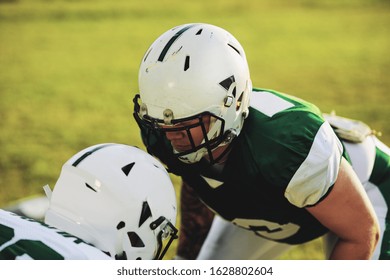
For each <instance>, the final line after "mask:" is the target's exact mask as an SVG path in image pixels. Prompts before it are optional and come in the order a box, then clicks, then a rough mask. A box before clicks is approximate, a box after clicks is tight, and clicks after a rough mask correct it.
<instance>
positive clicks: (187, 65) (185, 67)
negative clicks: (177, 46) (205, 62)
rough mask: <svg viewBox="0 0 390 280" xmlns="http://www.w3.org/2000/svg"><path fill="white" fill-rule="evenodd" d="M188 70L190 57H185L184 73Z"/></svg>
mask: <svg viewBox="0 0 390 280" xmlns="http://www.w3.org/2000/svg"><path fill="white" fill-rule="evenodd" d="M188 68H190V57H189V56H188V55H187V56H186V60H185V62H184V71H187V70H188Z"/></svg>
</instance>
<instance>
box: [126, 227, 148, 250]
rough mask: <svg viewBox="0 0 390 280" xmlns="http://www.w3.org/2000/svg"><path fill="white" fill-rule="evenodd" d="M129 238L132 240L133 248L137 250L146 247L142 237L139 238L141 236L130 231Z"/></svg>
mask: <svg viewBox="0 0 390 280" xmlns="http://www.w3.org/2000/svg"><path fill="white" fill-rule="evenodd" d="M127 236H128V237H129V240H130V243H131V246H132V247H136V248H142V247H145V244H144V242H143V241H142V239H141V237H139V235H138V234H137V233H136V232H134V231H129V232H128V233H127Z"/></svg>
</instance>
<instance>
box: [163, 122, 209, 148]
mask: <svg viewBox="0 0 390 280" xmlns="http://www.w3.org/2000/svg"><path fill="white" fill-rule="evenodd" d="M202 121H203V124H204V128H203V127H202V126H200V125H197V124H199V120H190V121H185V122H181V123H178V124H175V125H173V126H162V127H163V128H168V127H169V128H175V129H177V130H176V131H167V132H166V133H165V134H166V137H167V139H168V140H169V141H170V142H171V145H172V147H173V148H174V149H175V150H176V151H178V152H183V151H187V150H189V149H191V148H192V147H193V145H192V144H191V142H193V144H194V145H195V147H196V146H198V145H200V144H201V143H202V141H203V140H204V135H205V132H206V133H207V132H208V130H209V127H210V116H203V117H202ZM204 129H205V131H204Z"/></svg>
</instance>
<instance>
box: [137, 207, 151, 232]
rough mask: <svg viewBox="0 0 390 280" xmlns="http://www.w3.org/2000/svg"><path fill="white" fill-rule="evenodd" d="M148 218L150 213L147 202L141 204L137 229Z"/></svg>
mask: <svg viewBox="0 0 390 280" xmlns="http://www.w3.org/2000/svg"><path fill="white" fill-rule="evenodd" d="M150 217H152V211H151V210H150V207H149V204H148V202H147V201H144V202H143V203H142V210H141V216H140V219H139V223H138V227H141V226H142V225H143V223H145V221H146V220H147V219H149V218H150Z"/></svg>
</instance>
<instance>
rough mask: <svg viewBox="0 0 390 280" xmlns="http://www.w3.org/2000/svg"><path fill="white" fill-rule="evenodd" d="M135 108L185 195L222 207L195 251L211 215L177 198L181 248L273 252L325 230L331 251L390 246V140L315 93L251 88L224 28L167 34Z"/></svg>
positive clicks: (220, 254) (373, 251)
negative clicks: (327, 108) (322, 103)
mask: <svg viewBox="0 0 390 280" xmlns="http://www.w3.org/2000/svg"><path fill="white" fill-rule="evenodd" d="M134 117H135V119H136V121H137V123H138V125H139V127H140V129H141V135H142V139H143V142H144V143H145V145H146V147H147V149H148V152H149V153H151V154H153V155H155V156H156V157H158V158H159V159H160V160H161V161H162V162H163V163H165V164H166V165H167V167H168V170H169V171H170V172H173V173H175V174H177V175H179V176H181V178H182V179H183V182H184V183H183V188H182V199H188V198H189V199H192V200H194V199H195V198H193V197H192V196H191V193H190V192H192V193H195V194H196V195H197V196H198V197H199V198H200V200H201V201H202V203H203V204H204V205H207V208H208V209H211V211H212V212H213V213H216V214H217V215H216V218H215V219H214V221H213V224H212V226H211V229H210V232H209V233H208V236H207V239H206V241H205V243H204V244H203V247H202V249H201V250H200V253H199V255H198V256H196V254H197V253H198V250H199V249H200V246H198V244H201V243H202V242H203V237H204V236H203V235H206V233H207V230H208V226H209V223H208V221H207V218H212V217H213V215H210V213H209V212H208V210H205V208H203V209H196V207H197V206H196V205H194V204H190V203H188V201H182V208H181V209H182V224H181V235H180V238H179V243H180V244H179V251H178V255H179V257H184V258H195V257H198V258H199V259H260V258H266V259H273V258H276V257H277V256H278V255H279V254H280V253H281V252H283V251H284V250H286V249H288V248H290V247H291V246H292V245H294V244H302V243H305V242H308V241H310V240H313V239H315V238H318V237H321V236H327V237H329V238H326V240H327V241H326V247H327V248H328V254H327V258H329V259H378V258H382V259H386V258H389V257H390V243H389V240H390V239H389V238H390V228H389V221H390V220H389V217H388V214H387V208H388V205H389V199H390V185H389V184H390V160H389V151H388V148H387V147H386V146H385V145H383V144H382V143H381V142H379V141H378V139H377V138H376V137H375V136H374V135H372V133H371V130H370V129H368V128H367V126H365V125H364V124H361V123H360V122H355V121H352V120H348V119H343V118H339V117H337V116H334V115H328V116H326V117H327V118H328V119H329V121H331V122H332V123H333V124H332V125H331V124H330V122H329V121H327V120H326V119H325V117H324V115H323V114H322V112H321V111H320V110H319V109H318V108H317V107H316V106H314V105H313V104H310V103H308V102H306V101H303V100H301V99H299V98H295V97H292V96H289V95H287V94H283V93H279V92H276V91H273V90H266V89H258V88H252V83H251V79H250V74H249V69H248V64H247V60H246V57H245V52H244V50H243V48H242V46H241V45H240V43H239V42H238V41H237V40H236V39H235V38H234V37H233V36H232V35H231V34H230V33H229V32H227V31H226V30H223V29H221V28H219V27H216V26H212V25H209V24H197V23H196V24H185V25H181V26H178V27H175V28H173V29H171V30H169V31H167V32H165V33H164V34H162V35H161V36H160V37H159V38H158V39H157V40H156V41H155V42H154V43H153V44H152V45H151V46H150V48H149V50H147V52H146V54H145V56H144V57H143V59H142V61H141V65H140V70H139V94H137V95H136V96H135V98H134ZM340 124H341V126H340ZM336 126H337V128H336ZM336 133H337V135H336ZM361 155H362V156H363V157H361ZM363 161H364V162H363ZM357 173H358V174H357ZM197 210H199V212H198V213H196V212H194V211H197ZM188 217H190V218H188ZM210 220H211V219H210ZM199 226H201V228H199ZM186 252H190V254H186ZM191 253H193V254H195V255H192V256H191Z"/></svg>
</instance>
